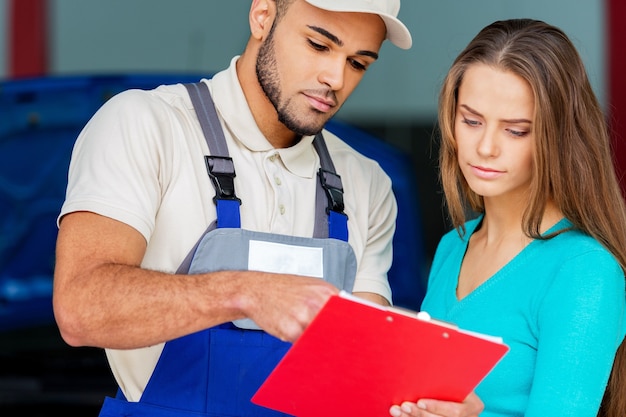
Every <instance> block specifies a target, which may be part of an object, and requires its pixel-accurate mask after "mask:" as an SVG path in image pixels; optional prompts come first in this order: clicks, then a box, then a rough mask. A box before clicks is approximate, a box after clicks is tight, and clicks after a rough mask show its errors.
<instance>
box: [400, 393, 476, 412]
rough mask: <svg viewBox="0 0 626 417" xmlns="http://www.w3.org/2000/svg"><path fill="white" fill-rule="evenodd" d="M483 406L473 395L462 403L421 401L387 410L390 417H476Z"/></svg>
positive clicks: (405, 403) (406, 403)
mask: <svg viewBox="0 0 626 417" xmlns="http://www.w3.org/2000/svg"><path fill="white" fill-rule="evenodd" d="M484 408H485V405H484V404H483V402H482V401H481V399H480V398H478V396H477V395H476V394H474V393H471V394H470V395H468V396H467V398H465V400H464V401H463V402H462V403H454V402H450V401H439V400H428V399H421V400H419V401H418V402H417V403H413V402H409V401H407V402H404V403H402V404H401V405H394V406H392V407H391V409H390V410H389V414H390V415H391V416H392V417H437V416H439V417H478V415H479V414H480V413H481V412H482V411H483V410H484Z"/></svg>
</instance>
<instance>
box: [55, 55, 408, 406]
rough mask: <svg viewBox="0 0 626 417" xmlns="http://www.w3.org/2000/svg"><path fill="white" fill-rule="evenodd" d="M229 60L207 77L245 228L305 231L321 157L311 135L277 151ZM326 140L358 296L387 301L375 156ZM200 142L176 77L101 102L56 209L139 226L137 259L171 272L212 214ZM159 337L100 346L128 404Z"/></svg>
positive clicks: (387, 225)
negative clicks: (141, 249) (134, 344)
mask: <svg viewBox="0 0 626 417" xmlns="http://www.w3.org/2000/svg"><path fill="white" fill-rule="evenodd" d="M237 59H238V57H234V58H233V60H232V61H231V65H230V67H229V68H228V69H226V70H224V71H222V72H220V73H218V74H216V75H215V76H214V77H213V78H212V79H210V80H203V82H206V83H207V84H208V85H209V89H210V90H211V94H212V97H213V100H214V102H215V106H216V108H217V111H218V115H219V117H220V120H221V123H222V127H223V129H224V135H225V137H226V141H227V144H228V149H229V152H230V156H231V157H232V158H233V162H234V165H235V171H236V177H235V190H236V194H237V196H238V197H239V198H240V199H241V200H242V204H241V206H240V209H241V226H242V228H245V229H249V230H256V231H262V232H272V233H278V234H286V235H294V236H307V237H310V236H312V234H313V226H314V219H315V216H314V209H315V193H316V181H318V179H317V175H316V173H317V170H318V168H319V158H318V155H317V153H316V152H315V150H314V148H313V146H312V141H313V136H307V137H303V138H302V140H301V141H300V142H299V143H298V144H297V145H295V146H292V147H290V148H286V149H274V148H273V147H272V145H271V144H270V143H269V142H268V141H267V140H266V139H265V137H264V136H263V135H262V133H261V131H260V130H259V129H258V127H257V125H256V123H255V121H254V118H253V116H252V113H251V112H250V109H249V108H248V105H247V102H246V100H245V96H244V94H243V91H242V89H241V86H240V84H239V81H238V78H237V74H236V69H235V63H236V60H237ZM323 133H324V138H325V140H326V144H327V147H328V150H329V152H330V155H331V157H332V160H333V163H334V165H335V169H336V171H337V173H338V174H339V175H340V176H341V180H342V183H343V188H344V203H345V213H346V214H347V216H348V219H349V220H348V231H349V243H350V245H351V246H352V248H353V250H354V252H355V255H356V259H357V265H358V266H357V275H356V281H355V286H354V291H355V292H363V291H364V292H372V293H376V294H380V295H382V296H383V297H385V298H387V299H388V300H389V301H391V290H390V287H389V284H388V281H387V271H388V270H389V268H390V266H391V261H392V247H391V244H392V238H393V233H394V231H395V221H396V213H397V205H396V200H395V197H394V195H393V192H392V190H391V180H390V178H389V177H388V176H387V175H386V174H385V172H384V171H383V170H382V169H381V168H380V166H379V165H378V163H377V162H376V161H374V160H371V159H368V158H366V157H365V156H363V155H361V154H359V153H357V152H356V151H355V150H354V149H352V148H351V147H349V146H348V145H347V144H346V143H344V142H343V141H341V140H340V139H339V138H337V137H336V136H335V135H333V134H332V133H330V132H328V131H326V130H325V131H324V132H323ZM208 153H209V151H208V146H207V144H206V141H205V139H204V136H203V134H202V130H201V128H200V124H199V123H198V119H197V117H196V114H195V111H194V109H193V106H192V104H191V99H190V98H189V96H188V94H187V90H186V89H185V87H184V86H183V85H181V84H176V85H167V86H160V87H158V88H156V89H154V90H150V91H143V90H128V91H125V92H122V93H120V94H118V95H117V96H115V97H113V98H111V99H110V100H109V101H108V102H107V103H105V104H104V105H103V106H102V107H101V108H100V109H99V110H98V112H96V114H95V115H94V116H93V117H92V119H91V120H90V121H89V122H88V123H87V125H86V126H85V128H84V129H83V131H82V132H81V134H80V135H79V137H78V139H77V141H76V145H75V147H74V150H73V153H72V159H71V163H70V169H69V182H68V188H67V196H66V200H65V202H64V204H63V207H62V209H61V213H60V216H59V218H60V217H61V216H63V215H64V214H67V213H70V212H73V211H91V212H95V213H98V214H101V215H103V216H107V217H111V218H113V219H116V220H118V221H121V222H124V223H126V224H128V225H130V226H132V227H133V228H135V229H137V230H138V231H139V232H140V233H141V234H142V235H143V236H144V237H145V239H146V241H147V242H148V245H147V250H146V255H145V257H144V259H143V261H142V267H144V268H147V269H153V270H159V271H166V272H175V271H176V269H177V268H178V266H179V265H180V263H181V262H182V261H183V259H184V258H185V256H186V255H187V253H188V252H189V250H190V249H191V248H192V247H193V246H194V244H195V243H196V241H197V240H198V239H199V238H200V236H201V234H202V233H203V232H204V230H205V229H206V228H207V227H208V225H209V224H211V222H213V221H214V220H215V218H216V211H215V205H214V203H213V200H212V199H213V196H214V195H215V192H214V189H213V186H212V185H211V182H210V180H209V177H208V175H207V171H206V166H205V162H204V155H208ZM162 348H163V345H162V344H161V345H157V346H153V347H148V348H143V349H135V350H123V351H122V350H111V349H107V357H108V359H109V363H110V365H111V369H112V371H113V374H114V376H115V378H116V380H117V382H118V384H119V385H120V387H121V388H122V390H123V391H124V394H125V395H126V397H127V399H128V400H129V401H138V400H139V398H140V396H141V393H142V392H143V389H144V387H145V385H146V383H147V381H148V379H149V377H150V375H151V374H152V371H153V369H154V366H155V364H156V362H157V360H158V358H159V355H160V353H161V350H162Z"/></svg>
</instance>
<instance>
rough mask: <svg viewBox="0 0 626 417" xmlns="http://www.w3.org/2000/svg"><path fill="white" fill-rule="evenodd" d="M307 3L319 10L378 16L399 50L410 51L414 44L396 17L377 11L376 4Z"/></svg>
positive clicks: (361, 0)
mask: <svg viewBox="0 0 626 417" xmlns="http://www.w3.org/2000/svg"><path fill="white" fill-rule="evenodd" d="M306 2H307V3H309V4H311V5H312V6H315V7H317V8H319V9H324V10H328V11H331V12H353V13H372V14H377V15H378V16H380V18H381V19H383V22H385V26H386V27H387V37H386V39H389V41H390V42H391V43H393V44H394V45H396V46H397V47H398V48H402V49H409V48H410V47H411V45H412V44H413V39H412V37H411V32H409V29H408V28H407V27H406V26H405V25H404V23H402V22H401V21H400V20H399V19H398V18H397V17H396V16H394V15H392V14H390V13H387V12H385V11H382V10H380V9H377V8H376V7H375V5H374V3H375V2H373V1H367V0H306ZM399 9H400V1H399V0H398V1H397V10H399ZM397 10H396V11H395V13H396V15H397Z"/></svg>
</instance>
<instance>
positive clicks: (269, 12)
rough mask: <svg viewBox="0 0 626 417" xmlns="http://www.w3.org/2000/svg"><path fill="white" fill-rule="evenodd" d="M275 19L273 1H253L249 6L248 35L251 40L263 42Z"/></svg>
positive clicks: (274, 3)
mask: <svg viewBox="0 0 626 417" xmlns="http://www.w3.org/2000/svg"><path fill="white" fill-rule="evenodd" d="M275 17H276V2H275V0H253V1H252V5H251V6H250V16H249V19H250V33H251V35H252V37H253V38H255V39H257V40H263V39H265V37H266V36H267V34H268V33H269V31H270V29H271V27H272V23H273V22H274V18H275Z"/></svg>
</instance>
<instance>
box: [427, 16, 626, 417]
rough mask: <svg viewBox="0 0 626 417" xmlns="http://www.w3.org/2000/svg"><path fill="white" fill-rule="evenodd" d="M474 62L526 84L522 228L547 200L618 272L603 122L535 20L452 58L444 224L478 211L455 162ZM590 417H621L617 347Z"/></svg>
mask: <svg viewBox="0 0 626 417" xmlns="http://www.w3.org/2000/svg"><path fill="white" fill-rule="evenodd" d="M475 63H482V64H486V65H489V66H492V67H494V68H498V69H501V70H504V71H509V72H511V73H513V74H516V75H518V76H520V77H521V78H523V79H524V80H526V81H527V82H528V84H529V85H530V86H531V88H532V91H533V94H534V99H535V115H534V122H533V129H534V135H535V138H536V150H535V155H534V158H535V164H534V170H535V172H534V175H533V179H532V182H531V186H530V192H529V199H528V201H529V204H528V206H527V207H526V210H525V212H524V216H523V225H522V226H523V229H524V231H525V233H526V234H527V235H528V236H529V237H532V238H534V239H546V238H549V236H548V237H546V236H542V235H541V234H540V225H541V220H542V217H543V213H544V210H545V208H546V205H547V203H548V201H549V200H550V199H551V200H552V201H554V203H555V204H556V205H557V206H558V207H559V208H560V210H561V211H562V212H563V214H564V215H565V216H566V217H567V218H568V219H569V220H570V221H571V222H572V223H573V225H574V227H575V228H576V229H579V230H582V231H584V232H585V233H587V234H589V235H590V236H592V237H594V238H595V239H597V240H598V241H599V242H600V243H602V244H603V245H604V246H605V247H606V248H607V249H608V250H609V251H610V252H611V253H612V254H613V256H614V257H615V258H616V259H617V261H618V262H619V264H620V265H621V267H622V270H623V271H626V204H625V202H624V196H623V195H622V193H621V189H620V185H619V181H618V179H617V175H616V171H615V166H614V162H613V158H612V153H611V144H610V136H609V132H608V127H607V120H606V118H605V116H604V114H603V112H602V109H601V106H600V104H599V103H598V100H597V98H596V96H595V94H594V92H593V89H592V88H591V85H590V83H589V80H588V77H587V73H586V70H585V67H584V64H583V62H582V60H581V58H580V56H579V54H578V52H577V50H576V48H575V47H574V45H573V44H572V42H571V41H570V39H569V38H568V37H567V36H566V35H565V33H564V32H563V31H561V30H560V29H559V28H557V27H554V26H551V25H549V24H546V23H544V22H541V21H537V20H531V19H512V20H506V21H498V22H494V23H493V24H491V25H489V26H487V27H485V28H484V29H483V30H481V31H480V32H479V33H478V35H476V37H475V38H474V39H473V40H472V41H471V42H470V43H469V44H468V46H467V47H466V48H465V49H464V50H463V51H462V52H461V53H460V55H459V56H458V57H457V58H456V60H455V61H454V63H453V64H452V67H451V68H450V71H449V72H448V75H447V77H446V79H445V80H444V84H443V87H442V90H441V93H440V97H439V100H440V101H439V128H440V133H441V143H440V146H441V148H440V154H439V164H440V176H441V183H442V186H443V190H444V193H445V197H446V205H447V209H448V213H449V215H450V220H451V222H452V224H453V225H454V227H455V228H456V229H457V230H458V231H459V233H460V234H464V233H465V229H464V226H463V224H464V222H465V220H466V213H467V212H468V211H473V212H478V213H482V212H484V206H483V200H482V197H480V196H479V195H477V194H476V193H474V192H473V191H472V190H471V189H470V188H469V186H468V184H467V182H466V181H465V179H464V177H463V175H462V173H461V171H460V168H459V165H458V161H457V154H456V144H455V140H454V122H455V114H456V105H457V93H458V88H459V85H460V84H461V81H462V79H463V75H464V73H465V71H466V69H467V67H468V66H469V65H472V64H475ZM598 416H602V417H624V416H626V347H625V345H624V342H622V344H621V345H620V347H619V349H618V351H617V354H616V357H615V361H614V363H613V370H612V372H611V376H610V378H609V382H608V385H607V388H606V391H605V395H604V398H603V400H602V405H601V408H600V411H599V414H598Z"/></svg>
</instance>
